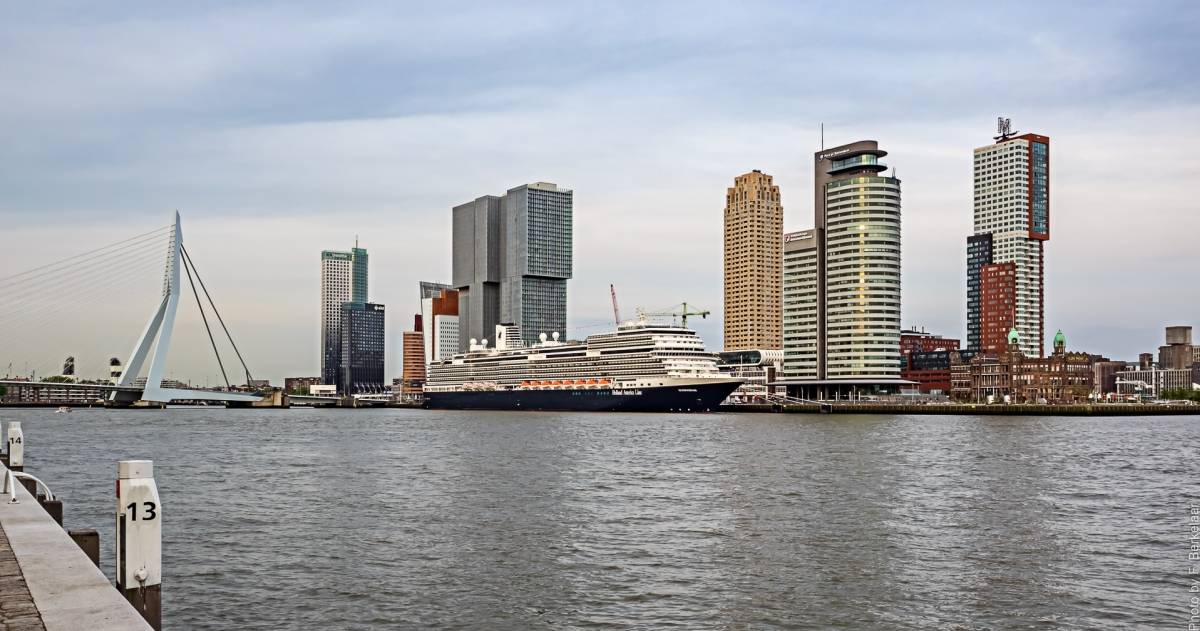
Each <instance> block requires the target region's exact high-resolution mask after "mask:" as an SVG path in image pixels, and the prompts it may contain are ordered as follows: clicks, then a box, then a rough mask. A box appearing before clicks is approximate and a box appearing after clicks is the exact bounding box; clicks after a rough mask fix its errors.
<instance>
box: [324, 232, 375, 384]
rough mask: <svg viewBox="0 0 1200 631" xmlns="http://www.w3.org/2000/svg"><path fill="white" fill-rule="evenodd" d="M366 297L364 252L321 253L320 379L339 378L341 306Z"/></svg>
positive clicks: (333, 380) (334, 381) (356, 249)
mask: <svg viewBox="0 0 1200 631" xmlns="http://www.w3.org/2000/svg"><path fill="white" fill-rule="evenodd" d="M366 299H367V251H366V250H365V249H363V248H360V247H358V244H357V243H356V244H355V247H354V249H352V250H351V251H349V252H344V251H335V250H324V251H322V252H321V380H322V383H324V384H327V385H338V384H340V379H341V377H342V370H341V367H340V364H341V361H342V346H341V344H342V332H341V327H342V305H344V304H346V303H348V302H354V303H357V304H364V303H365V302H366Z"/></svg>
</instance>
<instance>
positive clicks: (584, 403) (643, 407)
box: [425, 380, 741, 412]
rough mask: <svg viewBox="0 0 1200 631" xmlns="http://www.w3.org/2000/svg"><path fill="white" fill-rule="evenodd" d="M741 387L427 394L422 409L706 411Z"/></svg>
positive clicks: (716, 385)
mask: <svg viewBox="0 0 1200 631" xmlns="http://www.w3.org/2000/svg"><path fill="white" fill-rule="evenodd" d="M739 385H741V382H740V381H736V380H720V381H714V382H711V383H699V384H687V385H671V386H656V387H651V388H624V389H622V388H615V389H614V388H597V389H580V390H464V391H458V392H426V393H425V407H427V408H431V409H439V410H537V411H564V412H707V411H710V410H715V409H717V406H719V405H721V402H722V401H724V400H725V398H726V397H728V396H729V394H730V393H731V392H733V391H734V390H736V389H737V387H738V386H739Z"/></svg>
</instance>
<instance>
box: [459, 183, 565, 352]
mask: <svg viewBox="0 0 1200 631" xmlns="http://www.w3.org/2000/svg"><path fill="white" fill-rule="evenodd" d="M572 200H573V193H572V191H570V190H567V189H562V188H559V187H558V186H557V185H555V184H552V183H549V182H537V183H534V184H526V185H522V186H518V187H516V188H512V189H509V190H508V192H507V193H506V194H505V195H504V196H503V197H496V196H493V195H487V196H484V197H480V198H477V199H476V200H474V201H472V202H467V203H465V204H461V205H459V206H455V207H454V210H453V233H454V234H453V262H452V276H453V279H452V280H453V286H454V287H455V288H456V289H457V290H458V317H459V336H458V348H459V350H461V351H465V350H467V347H468V345H469V344H470V340H471V339H477V340H481V339H487V338H488V337H489V336H491V335H492V334H493V332H494V331H495V328H496V325H497V324H510V323H511V324H517V325H519V326H520V327H521V337H522V339H523V340H524V341H525V343H527V344H532V343H534V342H535V341H536V340H537V338H538V334H539V333H550V332H554V331H558V332H565V330H566V326H567V280H568V279H570V278H571V273H572V242H573V238H572V225H573V221H572V212H573V209H572Z"/></svg>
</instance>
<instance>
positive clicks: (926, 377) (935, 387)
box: [900, 329, 959, 395]
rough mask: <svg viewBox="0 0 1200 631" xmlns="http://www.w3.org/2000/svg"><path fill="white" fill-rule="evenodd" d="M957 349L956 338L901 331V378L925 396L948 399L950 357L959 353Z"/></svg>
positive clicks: (914, 331) (923, 332)
mask: <svg viewBox="0 0 1200 631" xmlns="http://www.w3.org/2000/svg"><path fill="white" fill-rule="evenodd" d="M958 346H959V340H957V339H955V338H949V337H942V336H940V335H935V334H933V333H928V332H926V331H924V330H920V331H918V330H915V329H912V330H906V331H901V332H900V355H901V361H900V378H901V379H904V380H905V381H911V382H913V384H914V386H915V389H916V390H917V391H918V392H920V393H922V394H941V395H949V394H950V389H951V384H950V354H951V353H953V352H956V351H958V350H959V348H958ZM906 387H907V386H906Z"/></svg>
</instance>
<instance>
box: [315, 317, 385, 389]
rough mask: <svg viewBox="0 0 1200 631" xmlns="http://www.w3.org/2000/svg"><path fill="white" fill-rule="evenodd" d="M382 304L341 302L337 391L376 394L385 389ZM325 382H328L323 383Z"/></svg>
mask: <svg viewBox="0 0 1200 631" xmlns="http://www.w3.org/2000/svg"><path fill="white" fill-rule="evenodd" d="M383 323H384V309H383V305H380V304H374V303H370V302H366V303H358V302H347V303H345V304H343V305H342V326H341V334H342V344H341V347H342V348H341V350H342V360H341V362H340V365H339V367H338V368H339V369H340V370H341V373H342V374H341V378H340V379H339V380H338V382H337V385H338V393H340V394H377V393H382V392H384V391H385V383H386V382H385V381H384V377H383V357H384V344H385V342H384V329H383ZM326 385H328V384H326Z"/></svg>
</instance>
